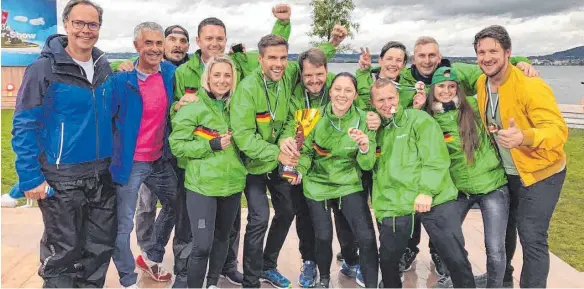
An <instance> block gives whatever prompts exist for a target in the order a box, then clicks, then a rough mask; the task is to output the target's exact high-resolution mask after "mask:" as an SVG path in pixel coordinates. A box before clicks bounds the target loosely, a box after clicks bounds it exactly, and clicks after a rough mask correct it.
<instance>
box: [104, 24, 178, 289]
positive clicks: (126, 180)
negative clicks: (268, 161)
mask: <svg viewBox="0 0 584 289" xmlns="http://www.w3.org/2000/svg"><path fill="white" fill-rule="evenodd" d="M134 46H135V47H136V50H137V51H138V53H139V58H138V60H137V64H136V67H135V69H134V70H132V71H128V72H120V73H118V74H116V75H115V76H114V77H113V78H112V86H111V87H112V89H113V94H112V95H113V102H114V105H113V110H114V111H113V112H112V113H113V115H114V116H115V126H114V127H115V129H114V153H113V157H112V165H111V168H110V169H111V173H112V178H113V180H114V181H115V182H116V183H118V184H119V185H118V186H117V213H118V234H117V238H116V249H115V251H114V255H113V259H114V263H115V265H116V268H117V270H118V273H119V277H120V283H121V285H122V286H123V287H136V282H137V274H136V273H135V272H134V270H135V268H136V265H138V268H139V269H141V270H143V271H145V272H146V273H148V274H149V275H150V276H151V277H152V278H153V279H154V280H156V281H161V282H164V281H169V280H171V279H172V273H169V272H167V271H166V270H164V269H163V268H162V266H161V264H160V263H161V262H162V258H163V257H164V247H165V245H166V244H167V243H168V239H169V238H170V231H172V228H173V225H174V221H175V218H176V216H175V206H176V204H175V203H176V196H177V177H176V174H175V172H174V170H173V167H172V163H171V161H172V154H171V152H170V149H169V146H168V135H169V133H170V122H169V115H168V114H169V110H170V105H171V103H172V96H173V86H174V71H175V69H176V68H175V66H174V65H172V64H170V63H168V62H162V57H163V55H164V34H163V30H162V27H161V26H160V25H158V24H156V23H153V22H144V23H141V24H139V25H138V26H136V28H135V29H134ZM142 183H144V185H146V186H147V187H148V189H150V191H151V192H152V193H153V194H155V195H156V197H157V198H158V199H159V200H160V202H161V203H162V210H161V212H160V214H158V217H157V218H156V222H155V224H154V227H153V232H152V240H151V242H149V244H150V245H149V246H148V248H143V249H144V252H143V254H142V255H140V256H138V258H137V259H136V262H135V263H134V256H133V254H132V251H131V249H130V233H131V232H132V230H133V228H134V214H135V212H136V202H137V199H138V190H139V189H140V185H141V184H142Z"/></svg>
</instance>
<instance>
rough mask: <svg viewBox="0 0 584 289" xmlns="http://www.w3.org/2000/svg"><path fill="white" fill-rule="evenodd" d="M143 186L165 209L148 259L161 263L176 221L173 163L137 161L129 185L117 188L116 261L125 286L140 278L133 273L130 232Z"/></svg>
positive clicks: (156, 229) (134, 266)
mask: <svg viewBox="0 0 584 289" xmlns="http://www.w3.org/2000/svg"><path fill="white" fill-rule="evenodd" d="M142 183H144V184H145V185H146V187H148V189H149V190H150V191H151V192H152V193H153V194H154V195H155V196H156V197H157V198H158V199H159V200H160V203H161V204H162V210H161V211H160V214H158V217H157V218H156V222H155V223H154V228H153V232H152V247H151V248H149V249H148V250H147V251H146V252H145V253H146V255H147V256H148V259H150V260H152V261H154V262H157V263H160V262H162V258H163V257H164V247H165V246H166V244H167V243H168V239H169V238H170V231H172V228H173V224H174V220H175V212H174V207H175V206H176V190H177V179H176V174H175V172H174V170H173V169H172V165H171V163H170V161H168V160H162V159H159V160H157V161H154V162H134V164H133V166H132V172H131V174H130V178H129V181H128V183H127V184H125V185H119V184H118V185H117V202H118V203H117V206H118V235H117V238H116V248H115V251H114V255H113V259H114V264H115V265H116V268H117V270H118V273H119V276H120V283H121V284H122V286H124V287H127V286H130V285H133V284H136V280H137V277H138V274H136V273H135V272H134V270H135V269H136V264H135V263H134V255H133V254H132V250H131V249H130V233H132V230H133V229H134V214H135V213H136V203H137V200H138V190H139V189H140V185H141V184H142Z"/></svg>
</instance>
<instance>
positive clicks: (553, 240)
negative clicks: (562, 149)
mask: <svg viewBox="0 0 584 289" xmlns="http://www.w3.org/2000/svg"><path fill="white" fill-rule="evenodd" d="M566 154H567V155H568V166H567V175H566V181H565V182H564V186H563V188H562V193H561V194H560V201H559V202H558V205H557V207H556V210H555V212H554V216H553V217H552V222H551V225H550V230H549V245H550V250H551V251H552V252H553V253H554V254H556V255H557V256H558V257H560V258H561V259H562V260H564V261H566V262H567V263H568V264H570V265H571V266H572V267H574V268H576V270H578V271H580V272H582V271H584V232H583V231H582V230H581V227H582V224H584V210H583V208H584V207H583V206H584V177H583V176H584V130H576V129H571V130H570V132H569V136H568V143H567V144H566Z"/></svg>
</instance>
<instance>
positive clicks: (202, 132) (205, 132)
mask: <svg viewBox="0 0 584 289" xmlns="http://www.w3.org/2000/svg"><path fill="white" fill-rule="evenodd" d="M193 134H194V135H196V136H200V137H202V138H204V139H206V140H212V139H214V138H216V137H218V136H220V135H221V134H220V133H219V132H218V131H217V130H214V129H210V128H208V127H204V126H198V127H197V128H196V129H195V131H194V132H193Z"/></svg>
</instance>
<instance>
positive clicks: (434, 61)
mask: <svg viewBox="0 0 584 289" xmlns="http://www.w3.org/2000/svg"><path fill="white" fill-rule="evenodd" d="M407 60H408V54H407V52H406V48H405V46H404V45H403V44H402V43H400V42H397V41H389V42H388V43H387V44H386V45H385V46H384V47H383V48H382V49H381V53H380V55H379V64H380V67H375V68H371V54H370V53H369V51H368V50H362V54H361V57H360V58H359V67H360V68H359V69H358V70H357V72H356V77H357V82H358V89H359V98H360V99H359V102H360V103H361V105H362V107H365V109H372V106H371V105H370V98H371V94H370V89H371V86H372V84H373V82H374V81H375V80H376V79H379V78H389V79H392V80H394V81H395V82H397V83H399V85H398V91H399V96H400V105H401V106H403V107H404V108H412V107H413V108H416V109H424V108H425V105H426V98H425V95H427V94H428V90H429V88H430V85H431V84H432V76H433V75H434V72H435V71H436V70H437V69H438V68H440V67H445V66H448V67H452V69H453V70H454V71H455V72H456V74H457V75H458V78H459V80H460V87H461V88H462V90H463V94H464V95H467V96H470V95H474V94H476V81H477V79H478V78H479V76H481V74H482V70H481V69H480V67H479V66H478V65H476V64H467V63H450V60H448V59H445V58H442V55H441V53H440V48H439V45H438V42H437V41H436V39H434V38H432V37H428V36H422V37H419V38H418V39H417V40H416V43H415V45H414V57H413V60H412V65H411V67H408V68H405V66H406V63H407ZM511 63H513V64H514V65H516V66H517V67H518V68H519V69H521V70H522V71H523V72H524V73H525V75H528V76H530V77H533V76H537V75H538V72H537V70H536V69H535V68H534V67H533V66H532V65H531V64H529V59H527V58H526V57H521V56H516V57H512V58H511ZM417 82H423V83H424V85H425V91H426V94H425V95H420V94H419V93H418V92H417V91H416V89H415V86H416V83H417ZM420 236H421V225H420V220H419V219H416V220H415V226H414V234H413V236H412V238H411V239H410V241H409V242H408V249H407V250H406V252H405V253H404V256H403V258H402V264H401V266H400V270H402V271H408V270H409V269H410V268H411V266H412V264H413V262H414V261H415V259H416V256H417V255H418V252H419V249H418V245H419V244H420ZM429 247H430V255H431V257H432V261H433V262H434V264H435V271H436V274H438V275H440V276H443V277H446V276H447V275H448V270H446V267H445V266H444V265H443V263H442V261H441V260H440V257H439V256H438V254H436V251H435V250H434V247H433V246H432V242H429ZM444 280H446V279H444Z"/></svg>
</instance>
